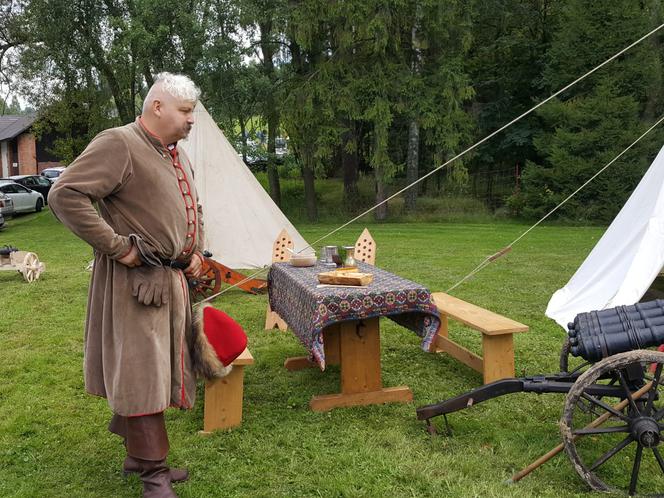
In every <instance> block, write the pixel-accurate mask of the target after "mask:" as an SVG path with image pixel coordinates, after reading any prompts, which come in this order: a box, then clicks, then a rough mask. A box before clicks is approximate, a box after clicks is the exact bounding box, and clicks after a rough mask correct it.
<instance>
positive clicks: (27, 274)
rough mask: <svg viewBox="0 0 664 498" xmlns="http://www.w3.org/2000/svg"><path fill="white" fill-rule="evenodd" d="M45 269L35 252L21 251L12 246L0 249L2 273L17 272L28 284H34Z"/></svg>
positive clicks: (0, 269)
mask: <svg viewBox="0 0 664 498" xmlns="http://www.w3.org/2000/svg"><path fill="white" fill-rule="evenodd" d="M45 268H46V267H45V266H44V263H42V262H40V261H39V258H38V257H37V255H36V254H35V253H34V252H28V251H19V250H18V249H16V248H15V247H11V246H3V247H0V271H16V272H18V273H20V274H21V275H22V276H23V279H24V280H25V281H26V282H34V281H35V280H38V279H39V277H40V275H41V274H42V272H43V271H44V270H45Z"/></svg>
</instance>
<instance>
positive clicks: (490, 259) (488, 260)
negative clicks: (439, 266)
mask: <svg viewBox="0 0 664 498" xmlns="http://www.w3.org/2000/svg"><path fill="white" fill-rule="evenodd" d="M662 121H664V116H662V117H661V118H659V119H658V120H657V121H656V122H655V124H653V125H652V126H651V127H650V128H648V129H647V130H646V131H645V132H644V133H643V134H641V136H639V138H637V139H636V140H635V141H634V142H632V143H631V144H630V145H628V146H627V148H626V149H624V150H623V151H622V152H621V153H620V154H618V155H617V156H616V157H614V158H613V159H611V160H610V161H609V162H608V163H606V164H605V165H604V167H602V169H600V170H599V171H598V172H597V173H595V174H594V175H593V176H591V177H590V178H589V179H588V180H586V182H585V183H584V184H583V185H581V186H580V187H579V188H577V189H576V190H575V191H574V192H572V193H571V194H570V195H568V196H567V197H566V198H565V199H564V200H563V201H562V202H560V204H558V205H557V206H556V207H554V208H553V209H552V210H551V211H549V212H548V213H546V214H545V215H544V216H543V217H542V218H541V219H540V220H539V221H538V222H537V223H535V224H534V225H533V226H531V227H530V228H528V230H526V231H525V232H523V233H522V234H521V235H519V236H518V237H517V238H516V239H514V240H513V241H512V242H510V243H509V244H508V245H506V246H505V247H504V248H503V249H501V250H500V251H498V252H497V253H495V254H492V255H491V256H487V258H486V259H485V260H484V261H482V262H481V263H480V264H479V265H477V266H476V267H475V269H473V270H472V271H471V272H470V273H468V275H466V276H465V277H463V278H462V279H461V280H459V281H458V282H457V283H456V284H454V285H453V286H452V287H450V288H449V289H447V290H446V291H445V292H450V291H451V290H453V289H455V288H456V287H458V286H459V285H461V284H462V283H463V282H465V281H466V280H468V279H469V278H470V277H472V276H473V275H475V274H477V273H479V272H480V271H482V270H483V269H484V268H486V267H487V266H489V265H490V264H491V263H493V262H494V261H495V260H497V259H498V258H500V257H502V256H504V255H505V254H507V253H508V252H510V251H511V250H512V246H513V245H514V244H516V243H517V242H519V241H520V240H521V239H522V238H524V237H525V236H526V235H527V234H528V233H529V232H530V231H531V230H533V229H534V228H535V227H537V226H538V225H539V224H540V223H542V222H543V221H544V220H545V219H547V218H548V217H549V216H551V215H552V214H553V213H554V212H556V211H557V210H558V209H560V208H561V207H562V206H563V204H565V203H566V202H567V201H569V200H570V199H571V198H572V197H574V196H575V195H576V194H578V193H579V192H580V191H581V190H583V188H585V187H586V186H587V185H588V184H589V183H590V182H592V181H593V180H594V179H595V178H597V177H598V176H599V175H601V174H602V173H603V172H604V171H605V170H606V169H607V168H608V167H609V166H611V165H612V164H613V163H615V162H616V161H617V160H618V159H620V158H621V157H622V156H623V155H624V154H625V153H626V152H627V151H628V150H630V149H631V148H632V147H634V146H635V145H636V144H637V143H638V142H639V141H640V140H641V139H642V138H643V137H645V136H646V135H647V134H648V133H650V132H651V131H652V130H654V129H655V128H656V127H657V125H659V124H660V123H661V122H662Z"/></svg>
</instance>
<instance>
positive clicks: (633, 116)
mask: <svg viewBox="0 0 664 498" xmlns="http://www.w3.org/2000/svg"><path fill="white" fill-rule="evenodd" d="M653 6H654V2H641V3H640V4H636V3H634V2H630V1H628V0H621V1H617V2H612V3H611V4H610V5H609V4H606V3H604V2H586V1H577V0H575V1H570V2H568V3H567V4H566V5H565V8H564V9H563V11H562V18H561V24H560V26H561V27H560V29H559V30H557V31H556V33H555V34H554V38H553V41H552V44H551V48H550V49H549V51H548V53H547V66H546V69H545V71H544V83H545V85H546V88H547V90H548V91H552V90H554V89H557V88H559V87H561V86H563V85H564V84H566V83H568V82H569V81H570V80H572V79H574V78H576V77H578V76H579V75H580V74H583V73H584V72H585V71H587V70H589V69H590V68H592V67H594V66H595V65H596V64H598V63H600V62H601V61H602V60H604V59H606V58H608V57H609V56H610V55H613V54H614V53H615V52H617V51H618V50H620V49H621V48H622V47H624V46H626V45H627V44H629V43H630V42H631V41H633V40H634V39H636V38H638V37H639V36H641V35H642V34H643V33H644V31H647V26H648V25H649V23H650V22H652V13H651V9H652V8H653ZM660 84H661V54H660V53H659V52H657V51H653V50H652V46H648V45H647V44H642V45H640V46H637V47H635V48H634V49H633V50H632V51H631V52H630V53H628V54H626V56H625V57H623V58H621V59H620V60H616V61H614V62H613V63H612V64H611V65H610V66H609V67H606V68H605V69H603V70H602V71H600V72H598V73H596V74H595V75H593V77H592V78H588V79H587V80H585V81H584V82H582V83H581V84H579V85H577V86H576V87H574V88H573V89H572V90H571V91H570V93H569V94H568V95H566V100H565V101H557V102H551V103H550V104H548V105H547V106H545V107H543V108H541V110H540V111H539V113H538V115H539V117H540V119H541V120H542V124H543V126H542V129H541V131H539V132H538V133H537V134H536V138H535V140H534V145H535V147H536V150H537V152H538V154H539V155H540V156H541V159H538V160H536V161H531V162H528V163H527V165H526V169H525V171H524V175H523V183H522V192H521V193H519V194H517V195H515V196H514V197H513V198H512V199H511V203H512V205H513V206H519V207H520V208H522V210H523V211H522V212H523V214H524V215H526V216H541V215H543V214H545V213H546V212H548V210H549V209H551V208H552V207H553V206H555V205H556V204H557V203H558V202H560V201H561V200H562V199H563V198H564V197H566V196H567V195H568V194H570V193H572V192H573V191H574V190H575V189H576V188H577V187H579V186H580V185H581V184H582V183H583V182H584V181H585V180H587V179H588V178H590V177H591V176H592V174H593V173H594V172H595V171H597V170H598V169H599V168H600V167H601V166H602V165H604V164H605V163H608V162H609V161H610V160H611V159H612V158H613V157H615V156H616V155H617V154H618V153H619V152H621V151H622V150H623V149H624V148H625V147H626V146H627V145H629V144H630V143H632V142H633V141H634V140H635V139H636V138H637V137H638V136H639V135H640V134H641V133H642V131H644V129H645V126H646V123H644V116H645V115H646V114H647V112H652V110H651V109H649V107H650V106H652V103H651V102H650V98H649V95H650V94H651V92H652V91H659V90H658V88H659V86H660ZM660 102H661V100H660ZM660 108H661V103H660ZM647 109H649V110H648V111H647ZM660 110H661V109H660ZM653 152H654V150H653V149H652V143H650V144H648V143H645V144H644V145H643V146H642V147H641V148H639V149H638V150H637V151H635V152H634V153H633V154H630V155H629V156H627V157H628V158H629V159H627V160H625V159H624V160H622V161H621V162H619V163H618V164H616V165H614V166H613V167H612V169H611V173H610V174H605V175H602V176H601V177H598V178H597V180H595V181H594V182H593V183H592V184H590V185H589V186H588V187H586V188H585V189H584V190H583V191H582V192H581V193H580V194H579V195H577V196H576V197H575V198H574V199H573V200H572V201H570V202H569V203H567V204H566V205H565V206H564V207H563V208H562V209H561V210H560V211H559V216H563V217H566V218H573V219H580V220H587V221H599V222H607V221H609V220H611V219H612V218H613V217H614V216H615V215H616V213H617V212H618V210H619V209H620V207H621V206H622V205H623V204H624V202H625V200H626V199H627V196H628V195H629V193H630V192H631V190H632V189H633V188H634V187H635V185H636V183H637V181H638V179H639V178H640V177H641V176H642V174H643V172H644V171H645V169H646V167H647V165H648V163H649V160H648V158H649V157H653V154H652V153H653Z"/></svg>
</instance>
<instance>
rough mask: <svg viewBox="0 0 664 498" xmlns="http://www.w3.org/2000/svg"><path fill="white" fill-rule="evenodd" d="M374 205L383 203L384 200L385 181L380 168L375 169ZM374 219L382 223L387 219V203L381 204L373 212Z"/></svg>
mask: <svg viewBox="0 0 664 498" xmlns="http://www.w3.org/2000/svg"><path fill="white" fill-rule="evenodd" d="M375 173H376V176H375V178H376V204H379V203H381V202H383V201H384V200H385V198H386V195H385V180H383V174H382V172H381V170H380V168H376V170H375ZM374 218H375V219H376V221H384V220H386V219H387V202H385V203H383V204H381V205H380V206H378V207H377V208H376V210H375V211H374Z"/></svg>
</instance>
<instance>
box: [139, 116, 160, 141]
mask: <svg viewBox="0 0 664 498" xmlns="http://www.w3.org/2000/svg"><path fill="white" fill-rule="evenodd" d="M138 123H139V124H140V125H141V127H142V128H143V129H144V130H145V131H147V132H148V134H149V135H150V136H152V137H154V138H156V139H157V140H159V143H160V144H161V145H163V146H164V147H166V144H165V143H164V142H163V141H162V140H161V137H160V136H159V135H157V134H156V133H155V132H153V131H152V130H151V129H150V128H148V127H147V125H146V124H145V122H144V121H143V116H139V117H138Z"/></svg>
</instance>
